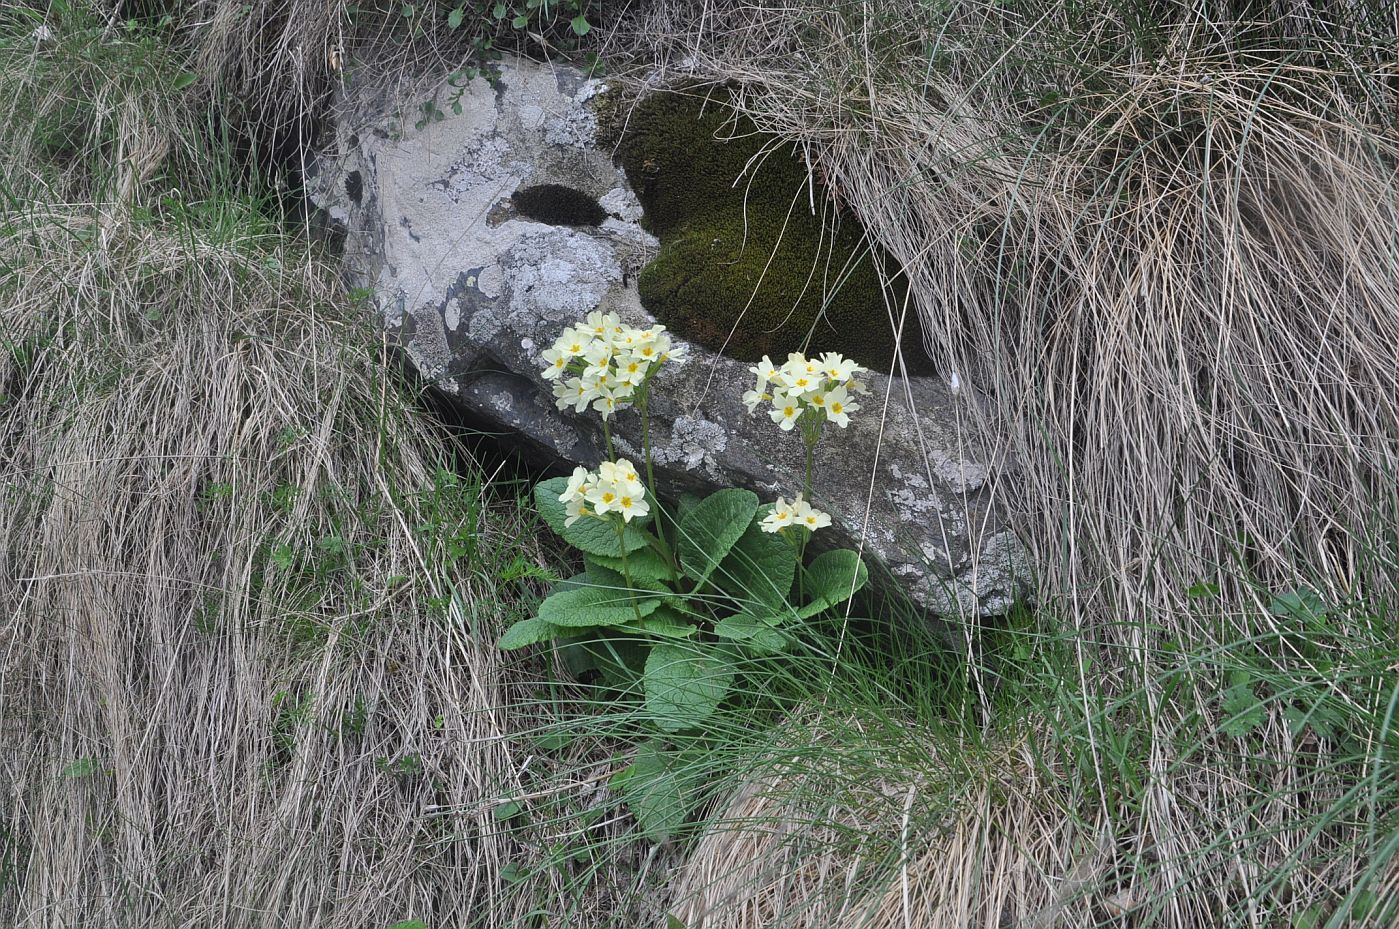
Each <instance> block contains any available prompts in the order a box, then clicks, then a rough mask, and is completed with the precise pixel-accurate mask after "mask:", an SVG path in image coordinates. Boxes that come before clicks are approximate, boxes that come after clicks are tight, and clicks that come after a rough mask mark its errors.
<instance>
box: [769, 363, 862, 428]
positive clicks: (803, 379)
mask: <svg viewBox="0 0 1399 929" xmlns="http://www.w3.org/2000/svg"><path fill="white" fill-rule="evenodd" d="M748 370H749V371H751V372H752V373H753V374H755V375H757V377H758V383H757V385H756V386H755V387H754V388H753V389H752V390H750V391H748V392H747V393H745V394H744V395H743V403H744V405H745V406H747V407H748V412H749V413H754V412H757V409H758V406H759V405H760V404H762V403H771V404H772V409H770V410H768V416H770V417H772V421H773V422H775V423H777V426H778V428H780V429H782V430H783V431H784V432H786V431H790V430H791V428H792V427H793V426H795V425H796V424H797V423H798V422H801V421H803V417H808V420H807V421H809V422H811V423H813V424H819V423H822V422H825V421H827V420H829V421H830V422H833V423H835V424H836V425H837V426H839V427H840V428H842V429H844V428H845V427H846V426H848V425H850V414H851V413H853V412H855V411H856V410H858V409H859V408H860V405H859V404H858V403H855V402H853V401H852V400H851V399H850V395H851V394H852V393H857V394H864V393H868V392H869V390H868V388H866V387H865V385H864V384H863V383H862V382H861V381H860V380H859V379H858V378H857V377H856V375H858V374H863V373H865V370H866V369H865V368H862V367H860V366H859V365H857V364H856V363H855V362H853V361H850V360H849V359H847V358H845V356H843V355H841V354H840V353H839V352H825V353H823V354H822V355H821V357H820V358H817V359H810V358H807V357H806V356H805V355H803V354H802V353H801V352H792V353H791V354H790V355H788V356H787V363H786V364H784V365H783V366H782V367H780V368H779V367H776V366H774V365H773V363H772V360H771V359H770V358H768V356H767V355H764V356H763V360H762V361H760V362H758V364H757V365H756V366H755V367H752V368H749V369H748Z"/></svg>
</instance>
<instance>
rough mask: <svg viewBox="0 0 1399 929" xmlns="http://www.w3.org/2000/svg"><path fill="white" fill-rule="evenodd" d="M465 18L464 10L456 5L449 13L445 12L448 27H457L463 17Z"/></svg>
mask: <svg viewBox="0 0 1399 929" xmlns="http://www.w3.org/2000/svg"><path fill="white" fill-rule="evenodd" d="M465 18H466V10H464V9H462V8H461V7H457V8H456V9H455V10H453V11H452V12H450V13H448V14H447V28H448V29H457V28H460V26H461V23H462V20H463V19H465Z"/></svg>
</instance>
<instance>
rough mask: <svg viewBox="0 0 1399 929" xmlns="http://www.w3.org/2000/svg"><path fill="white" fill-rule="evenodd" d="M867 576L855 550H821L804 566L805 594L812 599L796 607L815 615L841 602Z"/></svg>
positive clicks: (866, 569) (867, 579) (856, 588)
mask: <svg viewBox="0 0 1399 929" xmlns="http://www.w3.org/2000/svg"><path fill="white" fill-rule="evenodd" d="M869 576H870V573H869V569H868V568H866V567H865V563H864V562H863V561H861V560H860V555H859V553H858V552H855V551H853V550H851V549H848V548H838V549H836V550H835V551H830V552H822V553H821V554H820V555H818V556H817V557H816V559H815V560H814V561H812V562H811V565H810V566H809V567H808V568H807V569H806V594H807V596H808V597H810V598H811V601H810V603H808V604H807V605H806V606H804V607H802V609H801V610H800V611H798V612H799V615H801V616H803V617H806V616H814V615H816V614H817V613H819V612H821V611H822V610H826V609H830V608H831V607H833V606H837V605H839V604H842V603H844V602H845V601H846V600H849V599H850V595H851V594H853V593H855V592H856V591H857V590H859V589H860V588H862V587H864V586H865V584H866V582H868V581H869Z"/></svg>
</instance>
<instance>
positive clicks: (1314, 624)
mask: <svg viewBox="0 0 1399 929" xmlns="http://www.w3.org/2000/svg"><path fill="white" fill-rule="evenodd" d="M1268 612H1270V613H1272V614H1273V615H1274V616H1280V617H1282V618H1284V619H1295V620H1297V621H1298V622H1300V623H1302V624H1303V625H1304V626H1306V627H1307V628H1308V629H1312V630H1318V631H1319V630H1323V629H1325V628H1326V603H1325V602H1324V601H1323V600H1322V599H1321V597H1320V595H1318V594H1317V592H1316V591H1314V590H1306V589H1303V590H1289V591H1284V592H1283V593H1280V594H1277V595H1276V596H1274V597H1273V599H1272V600H1271V601H1270V602H1269V604H1268Z"/></svg>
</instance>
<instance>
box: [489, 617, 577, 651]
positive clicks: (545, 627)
mask: <svg viewBox="0 0 1399 929" xmlns="http://www.w3.org/2000/svg"><path fill="white" fill-rule="evenodd" d="M562 632H563V630H562V629H560V628H559V627H558V626H555V625H554V624H553V623H550V622H545V621H544V620H542V619H539V618H538V617H536V618H534V619H522V620H520V621H519V622H518V623H516V624H515V625H513V626H511V627H510V628H509V629H507V630H505V634H504V635H503V636H501V637H500V641H499V642H497V643H496V648H499V649H501V650H502V651H510V650H511V649H515V648H524V647H525V646H526V645H533V644H535V643H536V642H547V641H549V640H550V639H553V638H557V637H558V636H559V635H560V634H562Z"/></svg>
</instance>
